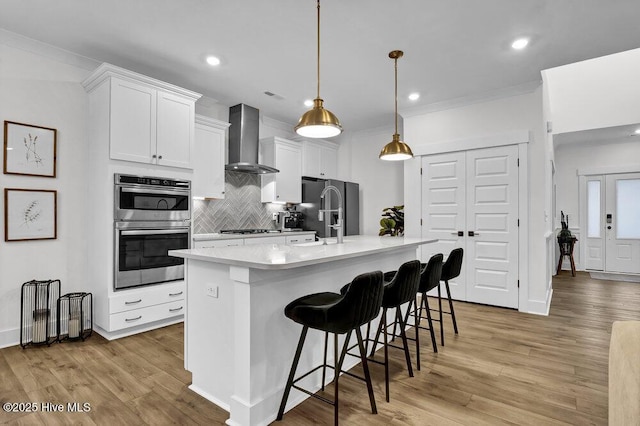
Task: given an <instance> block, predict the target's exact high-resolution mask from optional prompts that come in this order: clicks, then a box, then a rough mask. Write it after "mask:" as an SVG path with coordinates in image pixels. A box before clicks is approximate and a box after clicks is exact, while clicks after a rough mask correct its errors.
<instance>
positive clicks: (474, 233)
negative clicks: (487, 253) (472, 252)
mask: <svg viewBox="0 0 640 426" xmlns="http://www.w3.org/2000/svg"><path fill="white" fill-rule="evenodd" d="M479 235H480V234H478V233H477V232H474V231H469V236H470V237H477V236H479Z"/></svg>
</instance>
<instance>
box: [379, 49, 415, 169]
mask: <svg viewBox="0 0 640 426" xmlns="http://www.w3.org/2000/svg"><path fill="white" fill-rule="evenodd" d="M402 55H404V53H403V52H402V50H394V51H391V52H389V57H390V58H391V59H393V61H394V69H395V82H396V85H395V93H396V98H395V115H394V117H395V123H396V131H395V133H394V134H393V139H392V140H391V142H389V143H388V144H386V145H385V146H384V148H382V151H380V156H379V157H380V159H381V160H387V161H402V160H408V159H410V158H413V152H412V151H411V148H409V145H407V144H406V143H404V142H402V141H401V140H400V133H398V59H400V58H402Z"/></svg>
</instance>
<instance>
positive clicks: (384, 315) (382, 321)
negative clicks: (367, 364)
mask: <svg viewBox="0 0 640 426" xmlns="http://www.w3.org/2000/svg"><path fill="white" fill-rule="evenodd" d="M386 319H387V308H383V309H382V317H380V322H379V323H378V330H377V331H376V338H375V339H373V347H372V348H371V353H370V354H369V357H370V358H373V356H374V355H375V353H376V346H377V345H378V339H380V334H381V333H382V328H383V326H385V327H384V329H385V330H386V328H387V327H386V324H385V322H386ZM368 337H369V330H367V338H368ZM385 344H386V342H385Z"/></svg>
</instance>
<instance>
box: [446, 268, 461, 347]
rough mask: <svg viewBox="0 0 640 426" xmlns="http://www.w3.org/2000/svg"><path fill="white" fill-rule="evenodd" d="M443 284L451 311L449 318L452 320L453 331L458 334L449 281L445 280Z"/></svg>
mask: <svg viewBox="0 0 640 426" xmlns="http://www.w3.org/2000/svg"><path fill="white" fill-rule="evenodd" d="M444 286H445V288H446V289H447V299H449V312H451V319H452V320H453V331H455V332H456V334H458V323H457V322H456V311H454V310H453V300H451V290H449V281H448V280H445V282H444Z"/></svg>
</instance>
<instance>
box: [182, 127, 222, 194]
mask: <svg viewBox="0 0 640 426" xmlns="http://www.w3.org/2000/svg"><path fill="white" fill-rule="evenodd" d="M228 128H229V123H225V122H223V121H219V120H214V119H212V118H208V117H204V116H201V115H196V130H195V155H194V158H193V180H192V182H191V194H192V195H193V196H194V197H198V198H224V165H225V163H226V154H225V153H226V146H227V138H228V133H227V129H228Z"/></svg>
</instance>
